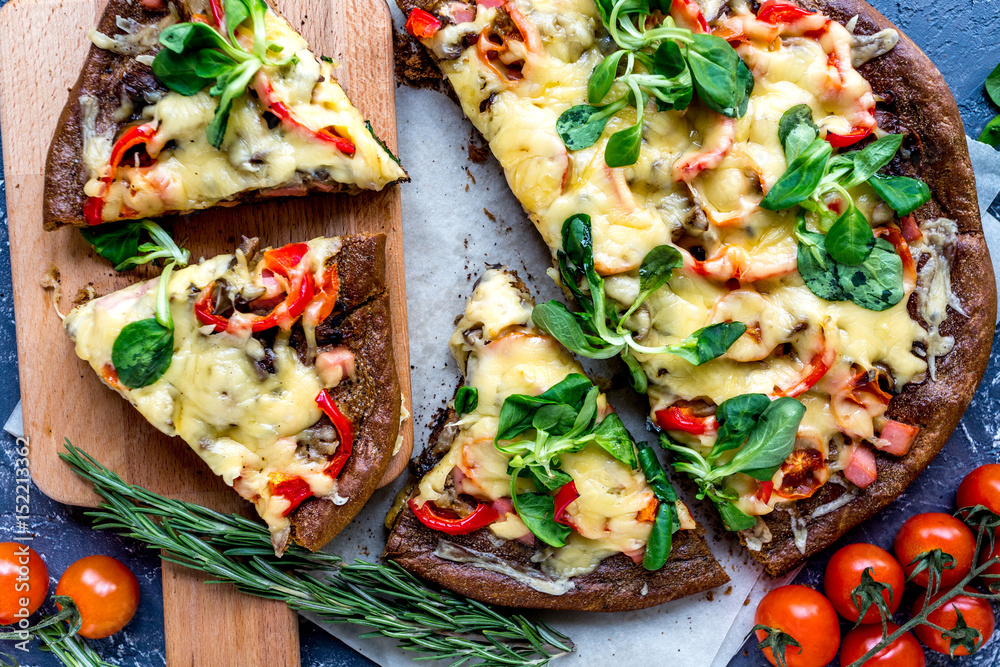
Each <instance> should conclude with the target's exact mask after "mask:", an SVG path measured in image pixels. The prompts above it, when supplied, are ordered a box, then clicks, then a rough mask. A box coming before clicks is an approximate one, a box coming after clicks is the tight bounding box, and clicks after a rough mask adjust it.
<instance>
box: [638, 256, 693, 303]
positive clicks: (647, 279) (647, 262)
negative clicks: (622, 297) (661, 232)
mask: <svg viewBox="0 0 1000 667" xmlns="http://www.w3.org/2000/svg"><path fill="white" fill-rule="evenodd" d="M682 266H684V258H683V257H682V256H681V253H680V251H679V250H678V249H677V248H675V247H674V246H669V245H661V246H656V247H655V248H653V249H652V250H650V251H649V252H648V253H646V256H645V257H643V258H642V264H641V265H640V266H639V294H640V295H642V294H647V295H648V294H651V293H652V292H655V291H656V290H658V289H660V288H661V287H663V286H664V285H665V284H666V283H667V281H668V280H670V276H671V274H672V273H673V271H674V269H679V268H681V267H682ZM640 298H641V297H640Z"/></svg>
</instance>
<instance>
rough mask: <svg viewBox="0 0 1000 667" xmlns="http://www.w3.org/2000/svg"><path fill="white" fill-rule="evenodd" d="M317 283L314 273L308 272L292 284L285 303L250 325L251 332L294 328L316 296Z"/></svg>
mask: <svg viewBox="0 0 1000 667" xmlns="http://www.w3.org/2000/svg"><path fill="white" fill-rule="evenodd" d="M315 284H316V281H315V280H313V277H312V273H309V272H306V273H303V274H302V277H301V278H299V279H298V280H297V281H295V282H294V283H293V284H292V288H291V291H289V293H288V296H287V297H286V298H285V300H284V301H282V302H281V303H279V304H278V305H277V306H275V307H274V310H272V311H271V312H270V313H268V314H267V315H263V316H261V317H258V318H257V319H255V320H254V321H253V324H251V325H250V329H251V331H254V332H257V331H266V330H267V329H270V328H271V327H281V328H282V329H284V330H285V331H288V330H289V329H291V328H292V325H293V324H295V320H297V319H299V316H300V315H302V313H303V311H305V309H306V306H308V305H309V302H310V301H312V300H313V297H314V296H315V295H316V289H315Z"/></svg>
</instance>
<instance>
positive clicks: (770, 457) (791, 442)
mask: <svg viewBox="0 0 1000 667" xmlns="http://www.w3.org/2000/svg"><path fill="white" fill-rule="evenodd" d="M805 412H806V408H805V406H804V405H802V403H800V402H799V401H797V400H795V399H794V398H789V397H782V398H777V399H775V400H773V401H771V404H770V405H768V406H767V408H765V409H764V411H763V412H762V413H761V415H760V418H759V419H758V420H757V424H756V425H755V426H754V428H753V431H751V432H750V435H749V437H748V438H747V442H746V444H745V445H743V448H742V449H740V451H738V452H737V453H736V455H735V456H734V457H733V458H732V460H731V461H730V462H729V463H727V464H726V465H724V466H722V467H720V468H716V469H715V470H714V471H713V473H712V477H713V478H715V479H720V478H722V477H728V476H730V475H734V474H736V473H738V472H741V473H743V474H745V475H749V476H751V477H753V478H754V479H758V480H762V481H767V480H769V479H771V477H772V476H774V473H775V472H776V471H777V470H778V468H779V467H781V464H782V463H784V461H785V459H786V458H788V455H789V454H791V453H792V449H793V448H794V446H795V437H796V433H797V432H798V430H799V423H800V422H801V421H802V417H803V415H805Z"/></svg>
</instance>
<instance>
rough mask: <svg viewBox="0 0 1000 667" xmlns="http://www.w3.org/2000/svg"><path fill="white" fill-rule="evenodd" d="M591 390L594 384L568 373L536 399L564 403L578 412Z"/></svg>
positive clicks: (579, 375)
mask: <svg viewBox="0 0 1000 667" xmlns="http://www.w3.org/2000/svg"><path fill="white" fill-rule="evenodd" d="M593 389H594V383H593V382H591V381H590V380H588V379H587V377H586V376H585V375H581V374H580V373H570V374H569V375H567V376H566V377H565V378H563V379H562V380H560V381H559V382H557V383H556V384H554V385H552V386H551V387H549V388H548V389H546V390H545V391H544V392H542V393H541V394H539V396H538V399H539V400H541V401H547V402H550V403H565V404H567V405H572V406H574V407H575V408H576V409H578V410H579V409H580V408H581V407H582V406H583V404H584V402H585V401H586V398H587V395H588V394H589V393H590V392H591V391H592V390H593Z"/></svg>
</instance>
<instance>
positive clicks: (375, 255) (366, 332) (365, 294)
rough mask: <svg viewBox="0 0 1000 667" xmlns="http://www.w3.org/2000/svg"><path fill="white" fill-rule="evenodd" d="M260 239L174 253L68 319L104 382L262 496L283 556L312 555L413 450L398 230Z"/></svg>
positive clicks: (243, 489)
mask: <svg viewBox="0 0 1000 667" xmlns="http://www.w3.org/2000/svg"><path fill="white" fill-rule="evenodd" d="M256 245H257V243H256V241H255V240H251V241H245V242H244V244H243V245H242V246H241V247H240V248H239V249H238V250H237V251H236V252H235V254H227V255H219V256H218V257H213V258H211V259H207V260H204V261H202V262H201V263H200V264H197V265H192V266H188V267H186V268H182V269H177V270H173V266H174V264H170V265H168V267H167V268H166V269H165V270H164V272H163V274H161V276H159V277H157V278H154V279H152V280H148V281H145V282H141V283H137V284H135V285H132V286H131V287H127V288H125V289H122V290H119V291H117V292H113V293H111V294H108V295H105V296H102V297H100V298H95V299H92V300H90V301H87V302H86V303H84V304H82V305H79V306H77V307H76V308H74V309H73V310H72V311H71V312H70V313H69V314H68V315H67V316H66V317H65V320H64V327H65V330H66V333H67V334H68V335H69V337H70V338H71V339H72V340H73V341H74V343H75V344H76V353H77V355H78V356H79V357H80V358H81V359H82V360H84V361H85V362H87V363H88V364H90V366H91V368H93V369H94V371H95V372H96V373H97V374H98V376H99V377H100V378H101V380H102V381H103V382H104V384H106V385H107V386H108V387H110V388H112V389H114V390H115V391H117V392H118V393H119V394H121V395H122V397H123V398H125V399H126V400H127V401H129V403H131V404H132V405H133V406H134V407H135V408H136V410H138V411H139V413H140V414H141V415H142V416H143V417H145V418H146V420H147V421H148V422H149V423H150V424H152V425H153V426H155V427H156V428H157V429H159V430H160V431H162V432H163V433H166V434H167V435H170V436H177V437H180V438H181V439H182V440H184V441H185V442H186V443H187V444H188V445H189V446H190V447H191V449H192V450H193V451H194V452H195V453H196V454H198V456H200V457H201V458H202V459H203V460H204V461H205V463H206V464H207V465H208V467H209V468H210V469H211V470H212V472H214V473H215V474H216V475H218V476H220V477H221V478H222V479H223V480H224V481H225V483H226V484H228V485H229V486H231V487H232V488H233V489H234V490H235V491H236V492H237V493H239V494H240V495H241V496H242V497H243V498H245V499H247V500H249V501H250V502H252V503H253V504H254V506H255V508H256V510H257V512H258V514H259V515H260V516H261V518H263V519H264V521H265V522H266V523H267V526H268V528H269V530H270V533H271V539H272V542H273V544H274V548H275V552H276V553H278V554H280V553H281V552H283V551H284V549H285V548H286V546H287V545H288V543H289V540H294V541H295V542H297V543H298V544H301V545H303V546H305V547H307V548H309V549H312V550H314V551H315V550H317V549H319V548H320V547H322V546H323V545H324V544H326V543H327V542H328V541H329V540H330V539H332V538H333V536H334V535H336V534H337V533H338V532H339V531H340V530H341V529H342V528H343V527H344V526H345V525H347V523H348V522H349V521H350V520H351V518H353V517H354V515H355V514H356V513H357V512H358V511H359V510H360V509H361V507H362V506H363V505H364V504H365V502H366V501H367V500H368V498H369V496H371V494H372V492H373V491H374V490H375V489H376V488H377V486H378V485H379V481H380V479H381V478H382V476H383V474H384V473H385V472H386V470H387V468H388V466H389V464H390V461H391V460H392V458H393V456H394V454H395V453H396V452H398V451H399V450H400V448H401V443H402V436H401V433H400V419H401V410H402V408H401V405H402V403H401V394H400V386H399V381H398V378H397V375H396V367H395V362H394V358H393V353H392V340H391V335H392V321H391V317H390V311H389V300H388V295H387V292H386V284H385V237H384V236H383V235H377V236H367V235H355V236H344V237H340V238H317V239H313V240H312V241H309V242H308V243H292V244H289V245H286V246H284V247H281V248H275V249H267V250H264V251H263V252H259V251H258V250H257V248H256Z"/></svg>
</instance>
